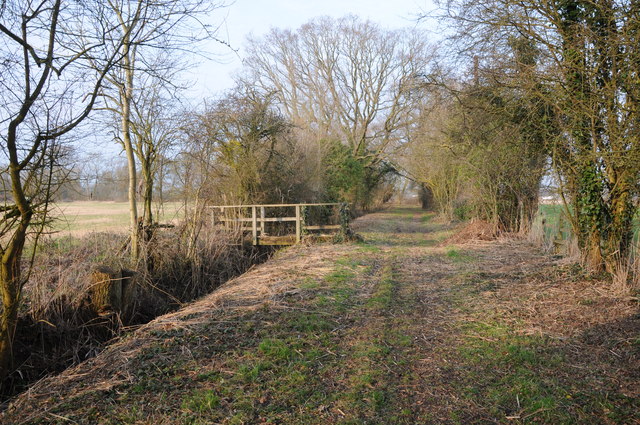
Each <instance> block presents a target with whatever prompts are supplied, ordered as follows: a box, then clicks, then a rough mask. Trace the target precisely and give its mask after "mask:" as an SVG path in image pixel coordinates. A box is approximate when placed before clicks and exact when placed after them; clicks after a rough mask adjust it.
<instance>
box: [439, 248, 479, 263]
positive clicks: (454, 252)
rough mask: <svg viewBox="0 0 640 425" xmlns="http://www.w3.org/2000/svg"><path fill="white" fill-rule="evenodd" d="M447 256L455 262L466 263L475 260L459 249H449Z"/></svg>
mask: <svg viewBox="0 0 640 425" xmlns="http://www.w3.org/2000/svg"><path fill="white" fill-rule="evenodd" d="M445 255H446V257H447V258H449V259H450V260H451V261H453V262H458V263H466V262H470V261H473V260H474V257H473V256H472V255H470V254H468V253H466V252H464V251H462V250H460V249H458V248H454V247H448V248H447V250H446V252H445Z"/></svg>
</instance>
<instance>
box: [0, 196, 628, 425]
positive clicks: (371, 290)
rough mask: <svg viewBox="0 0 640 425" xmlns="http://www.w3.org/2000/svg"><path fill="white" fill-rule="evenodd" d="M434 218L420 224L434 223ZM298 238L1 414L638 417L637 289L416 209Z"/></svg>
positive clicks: (84, 418)
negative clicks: (459, 238) (624, 291)
mask: <svg viewBox="0 0 640 425" xmlns="http://www.w3.org/2000/svg"><path fill="white" fill-rule="evenodd" d="M425 217H426V218H425ZM354 227H355V228H356V229H357V230H358V232H359V233H362V234H363V235H364V237H365V242H364V243H354V244H343V245H328V244H326V245H314V246H297V247H293V248H290V249H288V250H285V251H282V252H280V253H278V254H276V255H275V256H274V258H272V259H271V260H270V261H269V262H267V263H266V264H263V265H260V266H257V267H255V268H253V269H252V270H250V271H249V272H248V273H246V274H244V275H242V276H241V277H239V278H236V279H233V280H232V281H230V282H228V283H226V284H224V285H223V286H222V287H220V288H219V289H218V290H216V291H215V292H214V293H213V294H211V295H209V296H207V297H205V298H203V299H201V300H199V301H197V302H195V303H193V304H190V305H188V306H185V307H184V308H183V309H181V310H180V311H178V312H175V313H171V314H169V315H165V316H162V317H160V318H158V319H156V320H154V321H152V322H151V323H149V324H147V325H144V326H142V327H141V328H140V329H138V330H137V331H135V332H133V333H132V334H131V335H129V336H127V337H125V338H123V339H121V340H119V341H118V342H116V343H115V344H114V345H112V346H111V347H109V348H108V349H107V350H105V351H104V352H103V353H102V354H100V355H99V356H97V357H95V358H93V359H91V360H89V361H87V362H84V363H82V364H80V365H79V366H76V367H75V368H73V369H71V370H68V371H66V372H65V373H63V374H61V375H59V376H57V377H53V378H47V379H45V380H43V381H41V382H39V383H38V384H36V385H35V386H34V387H32V388H31V389H30V391H29V392H27V393H25V394H23V395H21V396H20V397H18V398H16V399H15V400H14V401H13V402H12V403H11V404H10V405H9V406H8V409H7V410H6V411H5V412H4V414H3V416H2V417H1V419H2V420H3V423H30V424H31V423H41V424H42V423H65V422H66V421H75V422H78V423H87V424H89V423H91V424H94V423H105V424H107V423H132V424H133V423H138V424H142V423H149V424H151V423H152V424H169V423H172V424H174V423H185V424H187V423H223V424H240V423H287V424H326V423H394V424H416V423H438V424H459V423H504V424H525V423H546V424H557V423H578V424H580V423H582V424H593V423H601V424H632V423H639V422H640V416H639V414H638V411H637V405H638V401H639V400H640V391H639V390H638V386H637V382H638V378H640V376H639V372H638V371H639V370H640V345H639V344H638V334H639V331H640V315H639V314H638V303H637V299H636V298H632V297H629V296H620V295H617V294H616V292H615V291H612V290H611V283H610V281H605V280H594V279H593V278H588V277H586V275H585V274H584V273H583V272H582V271H581V269H580V268H579V267H577V266H575V265H571V264H564V263H563V262H562V261H561V260H558V259H557V257H553V256H550V255H548V254H545V253H543V252H542V251H541V250H540V249H538V248H536V247H535V246H533V245H531V244H530V243H529V242H527V241H526V240H524V239H522V238H519V239H513V238H500V239H498V240H493V241H480V240H470V241H467V242H466V243H460V244H451V243H449V242H447V244H448V245H447V246H442V241H444V240H447V238H448V237H449V236H450V229H448V228H447V227H446V226H444V225H443V224H442V223H439V222H437V221H434V219H433V218H432V217H431V216H428V215H427V216H425V215H424V214H421V213H420V212H419V211H418V210H416V209H411V208H402V209H399V208H397V209H394V210H392V211H386V212H381V213H376V214H372V215H368V216H365V217H362V218H360V219H358V220H357V222H356V225H355V226H354Z"/></svg>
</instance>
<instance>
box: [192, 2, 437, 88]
mask: <svg viewBox="0 0 640 425" xmlns="http://www.w3.org/2000/svg"><path fill="white" fill-rule="evenodd" d="M433 8H434V6H433V4H432V3H431V1H430V0H391V1H389V0H235V1H234V2H233V3H232V4H230V5H229V6H228V7H226V8H224V9H219V10H217V11H216V12H215V13H214V14H213V16H211V17H210V22H211V23H212V24H220V22H222V24H221V25H220V29H219V32H218V35H219V36H220V38H221V39H223V40H226V41H228V42H229V44H230V45H231V46H232V47H233V48H234V49H236V50H237V54H236V53H232V52H231V50H230V49H228V48H225V47H223V46H221V45H219V44H216V43H211V44H210V45H209V46H208V47H207V50H209V51H211V52H213V53H215V54H216V55H217V59H216V60H205V61H203V62H202V63H201V64H200V65H199V66H198V67H197V68H196V69H194V70H193V71H192V75H191V76H190V77H189V78H190V79H193V80H194V81H195V85H194V87H193V89H192V90H191V96H199V97H200V98H207V97H212V96H215V95H216V94H219V93H220V92H222V91H224V90H225V89H229V88H231V87H232V86H233V79H232V74H233V73H234V72H235V71H236V70H238V69H239V68H240V66H241V64H242V56H243V53H244V51H243V50H244V49H243V47H244V42H245V40H246V37H247V36H248V35H253V36H261V35H264V34H266V33H267V32H268V31H269V30H270V29H271V28H283V29H284V28H288V29H296V28H298V27H300V26H301V25H303V24H304V23H306V22H308V21H309V20H311V19H312V18H314V17H317V16H331V17H334V18H339V17H342V16H345V15H348V14H353V15H357V16H359V17H361V18H363V19H369V20H371V21H373V22H376V23H378V24H379V25H381V26H382V27H385V28H389V29H396V28H404V27H415V26H416V25H417V26H419V27H420V28H421V29H423V30H426V31H429V30H433V31H435V28H429V26H430V23H429V22H422V23H419V24H418V23H417V22H416V16H417V14H419V13H420V12H421V11H430V10H432V9H433ZM431 26H433V24H431Z"/></svg>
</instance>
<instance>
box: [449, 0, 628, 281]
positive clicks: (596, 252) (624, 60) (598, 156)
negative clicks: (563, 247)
mask: <svg viewBox="0 0 640 425" xmlns="http://www.w3.org/2000/svg"><path fill="white" fill-rule="evenodd" d="M447 7H448V11H449V12H450V13H449V15H450V16H451V17H453V19H455V20H456V21H457V22H458V23H459V25H460V26H459V29H460V31H459V32H458V34H457V37H458V38H457V41H459V42H460V43H463V44H464V46H465V49H466V50H468V49H469V48H471V47H473V49H474V50H475V51H476V52H492V54H498V55H499V53H500V49H504V48H505V47H507V46H508V42H509V40H510V39H511V38H512V37H514V36H516V35H517V36H519V37H523V38H525V39H526V40H527V41H528V42H529V43H532V44H533V45H535V46H536V48H537V49H538V51H539V52H540V55H539V57H538V60H537V62H538V69H537V72H535V73H532V74H530V76H529V79H530V80H534V81H535V82H536V83H535V84H531V83H529V84H526V85H525V84H524V83H523V81H518V80H511V81H510V83H511V84H518V85H521V86H526V87H528V89H529V90H531V91H532V92H533V93H534V95H536V96H538V97H540V98H544V99H545V102H547V103H548V104H549V105H551V107H552V109H553V114H552V116H553V119H554V125H555V126H556V127H557V128H558V130H559V131H558V132H557V133H556V134H555V135H551V137H547V141H548V142H549V143H548V149H549V152H550V154H551V155H552V159H553V162H554V165H555V168H556V171H557V172H558V174H559V176H560V182H561V184H562V195H563V196H564V199H566V201H567V213H568V214H569V215H570V217H571V222H572V225H573V228H574V232H575V234H576V235H577V237H578V244H579V246H580V250H581V253H582V256H583V260H584V263H585V264H586V265H587V266H588V268H589V269H590V270H592V271H594V272H598V271H601V270H603V269H605V268H606V269H607V270H608V271H610V272H615V271H616V269H617V268H618V267H619V266H620V265H622V266H623V267H626V266H625V263H626V261H627V258H628V253H629V248H630V242H631V236H632V218H633V216H634V214H635V213H636V211H637V208H638V201H637V200H638V193H639V191H640V184H639V179H638V175H639V173H640V161H639V159H640V155H639V154H640V145H639V143H638V142H639V141H638V123H639V115H638V114H639V111H640V110H639V108H638V102H639V99H640V86H638V84H637V78H638V63H640V62H639V58H640V50H639V48H638V29H639V26H640V19H639V14H640V5H639V4H638V3H637V2H636V1H621V2H618V1H612V0H598V1H583V0H554V1H541V0H527V1H518V2H516V1H512V0H485V1H481V2H470V1H466V0H462V1H455V2H449V3H448V4H447ZM498 55H494V57H497V56H498ZM505 81H509V79H506V80H505Z"/></svg>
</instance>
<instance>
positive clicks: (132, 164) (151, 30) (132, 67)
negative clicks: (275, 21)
mask: <svg viewBox="0 0 640 425" xmlns="http://www.w3.org/2000/svg"><path fill="white" fill-rule="evenodd" d="M108 5H109V8H110V9H111V11H112V12H113V13H115V14H116V15H117V16H118V19H119V22H120V26H119V28H118V34H119V36H123V38H124V47H123V60H122V61H121V66H119V67H118V68H116V69H114V70H113V72H111V73H110V74H109V76H108V81H109V87H108V88H107V90H105V91H104V95H105V97H106V98H107V103H108V104H109V107H110V109H111V111H113V112H115V113H116V114H117V116H118V119H119V121H120V128H119V134H118V139H119V141H120V143H121V144H122V145H123V148H124V151H125V155H126V158H127V164H128V167H129V221H130V228H131V232H130V236H131V245H130V246H131V261H132V263H134V264H135V263H137V261H138V259H139V256H140V241H139V238H140V233H139V227H140V223H139V220H138V207H137V199H136V190H137V186H138V183H137V167H136V153H140V154H141V158H140V160H141V161H143V162H144V161H145V159H148V157H147V158H145V155H146V154H145V152H146V153H149V152H150V151H149V149H148V146H147V148H144V146H138V147H139V149H136V147H135V146H134V142H135V140H134V138H133V135H132V132H133V130H132V122H133V120H134V118H133V117H134V113H135V111H134V103H135V102H136V99H138V98H140V96H143V95H144V92H145V89H146V88H145V87H142V86H141V87H136V84H138V83H140V82H141V81H144V80H145V78H144V74H147V75H153V76H156V77H157V78H156V79H155V84H157V83H158V82H163V83H164V84H166V85H171V84H172V82H171V78H166V77H168V75H167V74H168V73H169V74H173V75H174V76H175V69H176V68H175V67H176V66H178V65H177V64H178V63H179V62H178V61H175V60H174V61H163V62H159V61H157V60H156V59H157V57H158V52H159V51H163V52H164V54H165V56H166V55H174V56H175V55H180V54H181V53H182V52H184V51H191V52H197V50H198V46H199V44H200V43H201V42H202V41H203V40H205V39H211V38H214V39H215V37H214V33H215V30H216V29H215V28H211V27H210V26H208V25H205V24H203V23H202V22H203V21H202V19H203V18H204V17H205V16H206V15H208V14H209V13H210V12H212V11H213V10H215V9H217V8H220V7H222V6H223V5H224V4H223V3H221V2H210V1H206V0H111V1H109V2H108ZM169 52H171V53H169ZM187 63H189V61H188V60H186V59H185V60H184V61H183V65H180V66H179V68H180V69H185V68H186V67H187V65H184V64H187ZM141 74H142V75H141ZM138 104H139V105H142V103H141V102H139V103H138ZM139 140H141V139H139ZM146 142H152V143H155V142H156V141H155V140H152V139H149V138H147V139H146ZM146 176H147V177H150V175H149V174H146ZM147 186H151V187H152V186H153V185H152V184H151V183H148V184H147ZM147 213H148V214H149V215H148V218H149V220H151V215H150V213H151V211H148V212H147Z"/></svg>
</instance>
